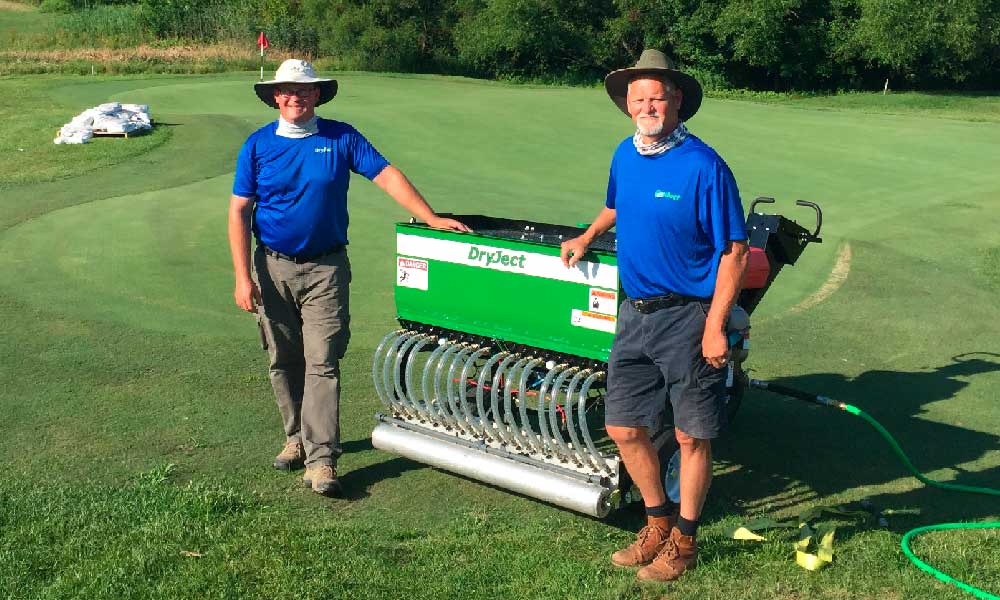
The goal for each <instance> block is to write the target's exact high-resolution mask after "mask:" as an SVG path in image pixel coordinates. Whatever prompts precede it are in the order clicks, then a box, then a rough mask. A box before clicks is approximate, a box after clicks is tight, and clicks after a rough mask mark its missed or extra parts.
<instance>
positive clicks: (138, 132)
mask: <svg viewBox="0 0 1000 600" xmlns="http://www.w3.org/2000/svg"><path fill="white" fill-rule="evenodd" d="M149 124H150V125H151V126H152V125H153V123H152V121H150V123H149ZM61 131H62V130H61V129H56V137H59V135H60V132H61ZM148 131H152V129H137V130H135V131H133V132H131V133H125V132H122V133H117V132H114V131H101V130H99V129H95V130H94V137H120V138H125V139H128V137H129V136H132V137H135V136H137V135H143V134H145V133H146V132H148Z"/></svg>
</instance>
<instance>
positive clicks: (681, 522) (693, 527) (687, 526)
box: [677, 517, 698, 536]
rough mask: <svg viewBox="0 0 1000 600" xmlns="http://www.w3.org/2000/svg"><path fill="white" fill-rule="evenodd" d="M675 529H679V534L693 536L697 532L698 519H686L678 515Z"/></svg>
mask: <svg viewBox="0 0 1000 600" xmlns="http://www.w3.org/2000/svg"><path fill="white" fill-rule="evenodd" d="M677 529H680V530H681V535H691V536H693V535H694V534H696V533H698V521H688V520H687V519H685V518H684V517H678V518H677Z"/></svg>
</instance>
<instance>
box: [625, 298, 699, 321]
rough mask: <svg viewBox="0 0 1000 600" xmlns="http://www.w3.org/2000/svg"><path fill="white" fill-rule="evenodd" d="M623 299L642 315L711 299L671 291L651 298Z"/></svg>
mask: <svg viewBox="0 0 1000 600" xmlns="http://www.w3.org/2000/svg"><path fill="white" fill-rule="evenodd" d="M625 300H626V301H627V302H628V303H629V304H631V305H632V307H633V308H635V310H636V311H638V312H640V313H642V314H644V315H648V314H650V313H654V312H656V311H658V310H663V309H664V308H673V307H674V306H684V305H685V304H690V303H691V302H702V303H706V304H707V303H709V302H711V301H712V299H711V298H698V297H697V296H684V295H683V294H674V293H673V292H671V293H669V294H666V295H663V296H653V297H651V298H626V299H625Z"/></svg>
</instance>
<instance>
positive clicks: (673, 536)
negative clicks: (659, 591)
mask: <svg viewBox="0 0 1000 600" xmlns="http://www.w3.org/2000/svg"><path fill="white" fill-rule="evenodd" d="M697 562H698V541H697V540H695V539H694V536H693V535H682V534H681V530H680V529H677V528H676V527H674V529H673V530H672V531H671V532H670V538H669V539H668V540H667V543H666V544H664V545H663V549H662V550H660V553H659V554H657V555H656V558H654V559H653V562H651V563H649V564H648V565H646V566H645V567H643V568H641V569H639V572H638V573H636V577H638V578H639V579H640V580H642V581H673V580H674V579H677V578H678V577H680V576H681V575H682V574H683V573H684V571H687V570H688V569H693V568H694V566H695V563H697Z"/></svg>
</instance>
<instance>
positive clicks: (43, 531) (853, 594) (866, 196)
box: [0, 73, 1000, 599]
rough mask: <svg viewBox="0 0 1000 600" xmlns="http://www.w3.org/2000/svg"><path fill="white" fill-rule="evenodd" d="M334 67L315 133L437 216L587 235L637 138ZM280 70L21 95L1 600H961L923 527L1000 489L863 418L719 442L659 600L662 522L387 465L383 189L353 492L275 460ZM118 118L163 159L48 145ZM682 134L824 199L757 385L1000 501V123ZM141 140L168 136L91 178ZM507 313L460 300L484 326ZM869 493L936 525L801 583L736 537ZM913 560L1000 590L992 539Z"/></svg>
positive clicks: (501, 100) (356, 287)
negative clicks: (733, 534) (620, 555)
mask: <svg viewBox="0 0 1000 600" xmlns="http://www.w3.org/2000/svg"><path fill="white" fill-rule="evenodd" d="M337 78H338V79H339V81H340V89H341V92H340V94H339V95H338V96H337V98H336V99H335V100H334V101H333V102H332V103H331V104H329V105H326V106H324V107H321V108H320V109H319V113H320V115H321V116H325V117H329V118H336V119H342V120H345V121H348V122H350V123H352V124H353V125H355V126H356V127H357V128H358V129H359V130H361V131H362V132H363V133H365V134H366V135H367V137H369V139H371V140H372V141H373V143H374V144H375V145H376V146H377V147H378V148H379V149H380V150H381V151H382V152H383V153H384V154H385V155H386V156H387V158H389V160H390V161H391V162H392V163H394V164H395V165H397V166H399V167H400V168H401V169H402V170H403V171H404V172H406V173H407V174H408V175H409V176H410V178H411V179H412V180H413V181H414V182H415V183H416V184H417V186H418V187H419V188H420V189H421V190H422V191H423V193H424V194H425V195H426V196H427V197H428V199H429V200H430V202H431V203H432V204H433V206H434V207H435V208H436V209H437V210H438V211H451V212H459V213H461V212H467V213H481V214H490V215H495V216H503V217H513V218H523V219H534V220H539V221H547V222H555V223H565V224H575V223H578V222H582V221H589V219H590V218H591V217H593V215H595V214H596V213H597V212H598V210H599V209H600V207H601V206H602V202H603V196H604V190H605V186H606V177H607V168H608V163H609V160H610V157H611V153H612V151H613V149H614V147H615V145H616V144H617V143H618V142H619V140H621V139H622V138H624V137H625V136H627V135H630V133H631V127H630V122H629V121H628V120H627V119H626V117H625V116H624V115H622V114H621V113H619V112H618V111H617V109H616V108H615V107H614V106H613V105H612V104H611V102H610V101H609V100H608V99H607V97H606V96H605V94H604V92H603V90H600V89H596V88H595V89H573V88H554V87H515V86H507V85H499V84H490V83H483V82H477V81H472V80H465V79H456V78H443V77H431V76H412V77H404V76H395V77H394V76H378V75H370V74H356V73H350V74H340V75H338V76H337ZM255 79H256V76H255V74H243V75H227V76H215V77H154V78H143V79H138V78H137V79H100V80H94V79H84V78H70V79H61V80H60V79H37V80H34V81H26V80H23V79H22V80H12V79H0V92H4V93H5V96H6V97H8V98H12V99H16V98H17V97H29V98H31V99H32V102H31V104H30V106H26V107H24V111H25V114H26V115H27V116H26V117H25V119H27V120H28V122H30V123H33V124H34V125H36V126H34V127H26V126H24V123H23V122H21V123H18V122H15V120H14V119H5V120H4V121H0V148H2V149H3V152H4V153H5V154H7V157H6V158H3V159H2V161H3V162H0V164H2V165H3V170H2V171H0V339H2V340H3V343H2V344H0V457H2V461H3V462H2V466H3V468H2V470H0V597H12V598H126V597H136V598H139V597H157V598H159V597H163V598H170V597H177V598H196V597H197V598H246V597H254V598H292V597H300V598H342V597H354V598H393V599H396V598H418V597H442V598H444V597H451V598H658V597H661V596H663V595H664V594H665V595H666V596H667V597H668V598H696V597H697V598H705V599H708V598H760V599H765V598H778V597H781V598H932V597H933V598H959V597H962V595H961V594H960V593H959V592H957V591H955V590H954V589H953V588H949V587H946V586H944V585H942V584H939V583H937V582H935V581H934V580H933V579H931V578H930V577H928V576H925V575H923V574H921V573H920V572H919V571H917V570H916V569H915V568H914V567H912V566H911V565H910V564H909V562H908V561H907V560H906V559H905V558H904V557H903V556H902V554H901V552H900V551H899V548H898V542H899V538H900V535H901V534H902V532H904V531H906V530H907V529H909V528H911V527H916V526H919V525H925V524H929V523H934V522H939V521H947V520H984V519H991V518H992V519H995V518H997V517H998V516H1000V506H998V504H997V502H996V500H995V499H991V498H988V497H975V496H963V495H960V494H955V493H949V492H943V491H939V490H933V489H927V488H925V487H924V486H922V485H921V484H919V482H917V481H916V480H914V479H913V478H910V477H908V476H907V474H906V472H905V471H904V470H903V468H902V466H900V465H899V464H898V463H897V461H896V459H895V458H894V456H893V455H892V454H891V452H890V450H889V449H888V447H886V446H885V445H884V444H883V442H882V441H881V439H880V438H879V437H878V436H877V435H876V434H875V433H873V432H872V431H870V430H869V429H867V426H866V425H865V424H864V423H863V422H861V421H860V420H858V419H854V418H852V417H850V416H848V415H845V414H842V413H832V412H823V411H822V410H821V409H816V408H812V407H808V406H805V405H801V404H798V403H795V402H794V401H791V400H782V399H778V398H774V397H769V396H766V395H763V394H760V393H751V394H750V395H749V396H748V398H747V399H746V400H745V401H744V407H743V408H742V409H741V411H740V413H739V415H738V419H737V422H736V423H735V424H734V426H733V427H732V428H731V430H730V432H729V433H728V435H727V436H726V437H725V438H724V439H722V440H720V442H718V444H717V445H716V453H715V454H716V456H715V458H716V463H717V470H716V479H715V483H714V486H713V490H712V494H711V495H710V498H709V501H708V505H707V507H706V513H705V515H704V518H703V522H704V526H703V530H702V531H703V532H704V533H703V536H702V561H701V564H700V566H699V568H698V570H696V571H694V572H692V573H690V574H688V575H686V576H685V577H684V578H683V579H682V580H681V581H679V582H676V583H675V584H673V585H671V586H669V587H666V588H664V587H662V586H639V585H637V584H636V583H635V582H634V576H633V574H632V572H630V571H623V570H617V569H614V568H613V567H612V566H611V565H610V562H609V560H608V555H609V554H610V553H611V552H612V551H614V550H616V549H617V548H619V547H620V546H621V545H623V544H626V543H628V542H629V541H630V539H631V538H632V536H633V532H634V530H635V529H636V528H637V527H638V524H639V522H640V520H641V519H640V516H639V515H638V514H637V513H636V512H635V511H624V512H622V513H620V514H617V515H615V516H613V517H612V518H611V519H610V520H609V521H607V522H601V521H596V520H593V519H590V518H586V517H582V516H578V515H575V514H571V513H568V512H565V511H562V510H559V509H556V508H553V507H550V506H547V505H544V504H541V503H538V502H535V501H532V500H529V499H526V498H521V497H517V496H513V495H510V494H507V493H505V492H503V491H501V490H497V489H494V488H490V487H487V486H484V485H481V484H479V483H476V482H474V481H470V480H466V479H462V478H457V477H453V476H451V475H448V474H447V473H444V472H441V471H436V470H434V469H430V468H427V467H424V466H422V465H420V464H417V463H413V462H410V461H408V460H405V459H400V458H396V457H393V456H390V455H387V454H384V453H382V452H380V451H377V450H374V449H372V447H371V444H370V442H369V439H368V436H369V434H370V432H371V429H372V427H373V424H374V420H373V415H374V413H375V412H376V411H377V410H378V409H379V408H380V404H379V402H378V400H377V399H376V397H375V395H374V390H373V387H372V384H371V380H370V372H371V364H370V360H371V355H372V352H373V349H374V347H375V344H376V343H377V342H378V340H379V339H381V337H382V336H383V335H384V334H385V333H386V332H387V331H389V330H390V329H392V328H393V327H394V325H395V323H394V306H393V296H392V293H393V285H392V284H393V273H394V267H393V254H394V230H393V226H392V223H393V222H394V221H396V220H400V219H403V218H405V217H406V216H407V215H405V214H404V213H403V212H402V211H401V210H400V209H399V208H398V207H397V206H396V205H395V204H394V203H393V202H392V201H391V200H390V199H389V198H388V197H386V196H384V195H383V194H382V193H381V192H380V191H379V190H378V189H377V188H375V187H374V186H373V185H372V184H370V183H369V182H367V181H365V180H364V179H363V178H361V177H358V176H355V177H354V178H353V179H352V188H351V192H350V207H351V229H350V236H351V245H350V257H351V261H352V263H353V273H354V279H353V285H352V288H353V295H352V331H353V337H352V341H351V347H350V350H349V351H348V356H347V358H346V360H345V362H344V365H343V372H344V381H345V391H344V398H345V400H344V405H343V411H342V412H343V423H342V427H343V432H344V439H345V442H346V443H345V450H346V451H347V453H346V454H345V456H344V457H343V458H342V460H341V462H340V470H341V472H342V479H343V483H344V485H345V487H346V489H347V496H348V497H347V498H345V499H340V500H329V499H324V498H320V497H318V496H316V495H314V494H312V493H311V492H309V491H307V490H306V489H305V488H303V487H302V486H301V481H300V476H299V475H297V474H286V473H280V472H277V471H274V470H273V469H271V467H270V463H271V460H272V457H273V455H274V454H275V453H276V452H277V451H278V450H279V449H280V445H281V442H282V439H283V435H282V432H281V426H280V421H279V417H278V414H277V410H276V409H275V407H274V403H273V400H272V396H271V391H270V386H269V384H268V381H267V377H266V365H265V356H264V354H263V352H262V351H261V350H260V347H259V343H258V339H257V331H256V327H255V325H254V322H253V319H252V318H251V317H250V316H248V315H246V314H243V313H241V312H240V311H239V310H238V309H237V308H236V307H235V306H234V304H233V302H232V296H231V294H232V273H231V266H230V262H229V252H228V246H227V242H226V237H225V223H226V209H227V205H228V196H229V190H230V187H231V184H232V170H233V165H234V161H235V157H236V153H237V151H238V149H239V146H240V144H241V143H242V141H243V140H244V139H245V137H246V135H247V134H248V133H249V132H250V131H252V130H253V129H254V128H256V127H258V126H260V125H262V124H263V123H265V122H266V121H267V120H269V119H274V118H276V113H275V112H274V111H272V110H270V109H268V108H267V107H265V106H264V105H263V104H262V103H260V102H259V101H258V100H257V99H256V97H255V96H254V94H253V92H252V89H251V84H252V82H253V81H254V80H255ZM15 92H16V93H15ZM110 100H116V101H122V102H137V103H147V104H149V105H150V107H151V109H152V112H153V115H154V117H155V119H156V120H157V122H158V123H159V124H160V125H159V128H158V130H157V131H156V132H155V133H154V134H152V135H153V136H160V137H150V138H148V140H143V139H142V138H139V139H136V140H127V141H126V140H107V139H101V140H97V141H96V143H94V144H91V145H88V146H84V147H74V148H67V147H59V148H56V149H52V148H50V147H49V146H48V145H50V144H51V142H50V140H51V135H52V132H53V131H54V130H55V129H56V128H57V127H58V126H59V125H61V124H62V123H64V122H66V121H68V120H69V119H70V118H71V117H72V116H73V115H75V114H77V113H78V112H80V111H81V110H83V109H84V108H88V107H91V106H94V105H96V104H98V103H101V102H106V101H110ZM43 111H44V114H43ZM0 114H2V113H0ZM32 115H34V116H32ZM39 115H40V116H39ZM46 119H48V120H46ZM52 119H54V120H52ZM50 121H51V122H50ZM689 126H690V128H691V130H692V131H693V132H694V133H696V134H697V135H699V136H701V137H702V138H703V139H705V140H706V141H707V142H708V143H709V144H711V145H713V146H714V147H715V148H717V149H718V150H719V152H720V153H721V154H722V155H723V157H725V158H726V160H727V161H728V163H729V164H730V166H731V167H732V169H733V171H734V173H735V175H736V177H737V180H738V182H739V184H740V187H741V191H742V193H743V197H744V206H745V207H749V204H750V201H751V200H752V199H753V198H755V197H756V196H761V195H766V196H773V197H775V198H776V199H777V200H778V203H777V204H775V205H771V206H769V207H766V208H767V209H771V208H773V209H774V210H775V211H778V212H782V213H783V214H785V215H787V216H789V217H792V218H797V219H798V220H799V222H801V223H803V224H805V225H806V226H807V227H808V226H811V224H812V222H813V217H812V213H811V211H809V210H808V209H804V208H800V207H796V206H795V205H794V204H793V202H794V200H795V199H799V198H801V199H807V200H812V201H815V202H817V203H819V204H820V205H821V206H822V207H823V209H824V226H823V235H822V237H823V238H824V243H823V244H819V245H813V246H810V247H809V248H808V250H807V251H806V253H805V254H804V255H803V257H802V258H801V260H800V261H799V263H798V264H797V265H795V266H794V267H789V268H787V270H786V271H783V272H782V273H781V275H780V276H779V278H778V280H777V282H776V283H775V284H774V287H773V288H772V289H771V290H770V291H769V292H768V295H767V296H766V297H765V299H764V301H763V303H762V304H761V306H760V308H759V309H758V311H757V312H756V313H755V320H754V329H753V338H752V339H753V348H752V350H751V355H750V361H749V363H748V364H749V366H751V367H752V368H753V373H752V376H754V377H758V378H762V379H781V380H782V381H783V382H784V383H786V384H789V385H793V386H797V387H801V388H804V389H807V390H811V391H814V392H816V393H821V394H825V395H828V396H832V397H835V398H838V399H841V400H844V401H846V402H850V403H853V404H856V405H858V406H860V407H861V408H863V409H864V410H866V411H868V412H870V413H871V414H872V415H874V416H875V417H876V418H877V419H879V420H880V421H881V422H882V423H883V424H884V425H885V426H886V427H887V428H888V429H889V430H890V431H892V432H893V433H894V434H895V435H896V436H897V438H898V439H899V441H900V443H901V445H902V446H903V448H904V449H905V450H906V451H907V452H908V453H909V454H910V456H911V458H912V459H913V462H914V463H915V465H916V466H917V467H918V468H920V469H921V470H923V471H925V472H927V473H928V475H929V476H931V477H933V478H937V479H941V480H947V481H955V482H959V483H964V484H968V485H978V486H993V487H996V486H997V485H998V483H1000V447H998V441H1000V410H998V409H997V397H998V393H997V390H998V389H1000V341H998V339H1000V335H998V334H1000V325H998V323H1000V304H998V302H997V298H998V295H1000V169H997V168H996V162H997V161H996V157H997V150H996V149H997V148H998V147H1000V123H996V122H976V123H974V122H967V121H962V120H955V119H940V118H931V117H928V116H927V115H922V116H913V115H907V114H899V115H888V114H882V115H880V114H864V113H861V112H855V111H849V110H843V111H842V110H830V109H823V110H815V109H808V108H803V107H797V106H777V105H759V104H751V103H746V102H736V101H722V100H713V99H708V100H706V102H705V104H704V105H703V107H702V109H701V112H700V113H699V114H698V115H697V116H696V117H695V118H694V119H692V120H691V122H690V123H689ZM133 143H145V144H146V146H144V147H141V150H142V152H139V153H137V154H136V155H135V156H132V157H125V156H118V155H115V158H114V159H113V160H108V161H105V163H114V164H104V163H101V164H99V166H98V167H95V168H90V167H86V169H85V168H84V167H82V166H81V167H79V168H76V169H74V164H79V165H87V164H90V163H89V162H87V161H95V163H94V164H98V163H100V161H99V160H97V159H96V158H95V156H98V157H99V156H101V155H102V153H105V154H107V153H111V150H109V148H111V147H112V145H121V144H133ZM18 148H23V150H19V149H18ZM115 151H118V149H117V148H115ZM18 152H23V154H12V153H18ZM118 153H119V154H120V151H118ZM19 156H20V157H23V158H18V157H19ZM11 157H14V158H11ZM53 162H58V163H59V164H61V165H62V166H61V167H60V168H61V169H62V170H61V171H60V172H59V178H56V179H53V177H55V175H47V174H46V173H48V172H49V171H46V170H45V169H46V168H48V167H50V166H51V164H50V163H53ZM36 170H37V171H36ZM36 172H37V173H39V174H38V175H37V177H36V176H33V173H36ZM3 182H8V183H3ZM831 273H836V274H837V275H836V276H835V277H833V278H832V279H831ZM845 275H846V278H845ZM490 297H491V291H490V290H488V289H469V290H467V293H466V294H465V295H464V297H460V298H456V302H470V303H478V304H480V305H481V306H482V308H483V310H484V311H490V310H494V309H495V307H492V306H491V304H490ZM862 498H871V499H872V500H873V502H875V503H876V504H877V505H880V506H884V507H886V508H893V509H902V508H920V509H921V510H922V513H921V514H920V515H917V516H898V517H894V518H892V519H891V522H890V526H889V529H888V530H886V529H873V528H867V527H860V526H856V525H855V524H852V523H850V522H844V523H842V525H844V526H843V527H842V528H841V529H840V530H838V540H837V546H836V550H837V554H836V557H835V561H834V564H833V566H831V567H829V568H827V569H825V570H823V571H821V572H817V573H808V572H806V571H804V570H802V569H800V568H798V567H797V566H795V563H794V562H793V560H791V557H792V546H791V542H790V539H789V538H788V537H787V536H785V537H782V536H781V535H776V536H775V537H774V539H773V540H771V541H768V542H766V543H763V544H752V543H744V542H735V541H730V540H726V539H724V538H723V530H724V529H725V528H726V527H728V526H732V525H735V524H737V523H739V522H742V521H745V520H748V519H749V518H752V517H755V516H761V515H763V516H770V517H787V516H793V515H796V514H798V513H799V512H801V511H802V510H804V509H805V508H808V507H811V506H817V505H830V504H837V503H842V502H850V501H857V500H860V499H862ZM916 550H917V552H918V553H919V554H921V555H922V556H925V557H927V558H929V559H930V560H931V561H932V562H934V563H935V564H936V565H938V566H939V567H941V568H943V569H944V570H946V571H948V572H949V573H951V574H953V575H956V576H958V577H959V578H961V579H965V580H968V581H970V582H972V583H974V584H975V585H977V586H979V587H982V588H985V589H987V590H990V591H991V592H993V593H995V594H996V593H1000V562H998V559H997V556H998V555H1000V536H998V535H996V534H995V533H979V532H973V533H968V534H933V535H930V536H927V537H925V538H922V539H921V540H919V541H918V542H917V544H916Z"/></svg>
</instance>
